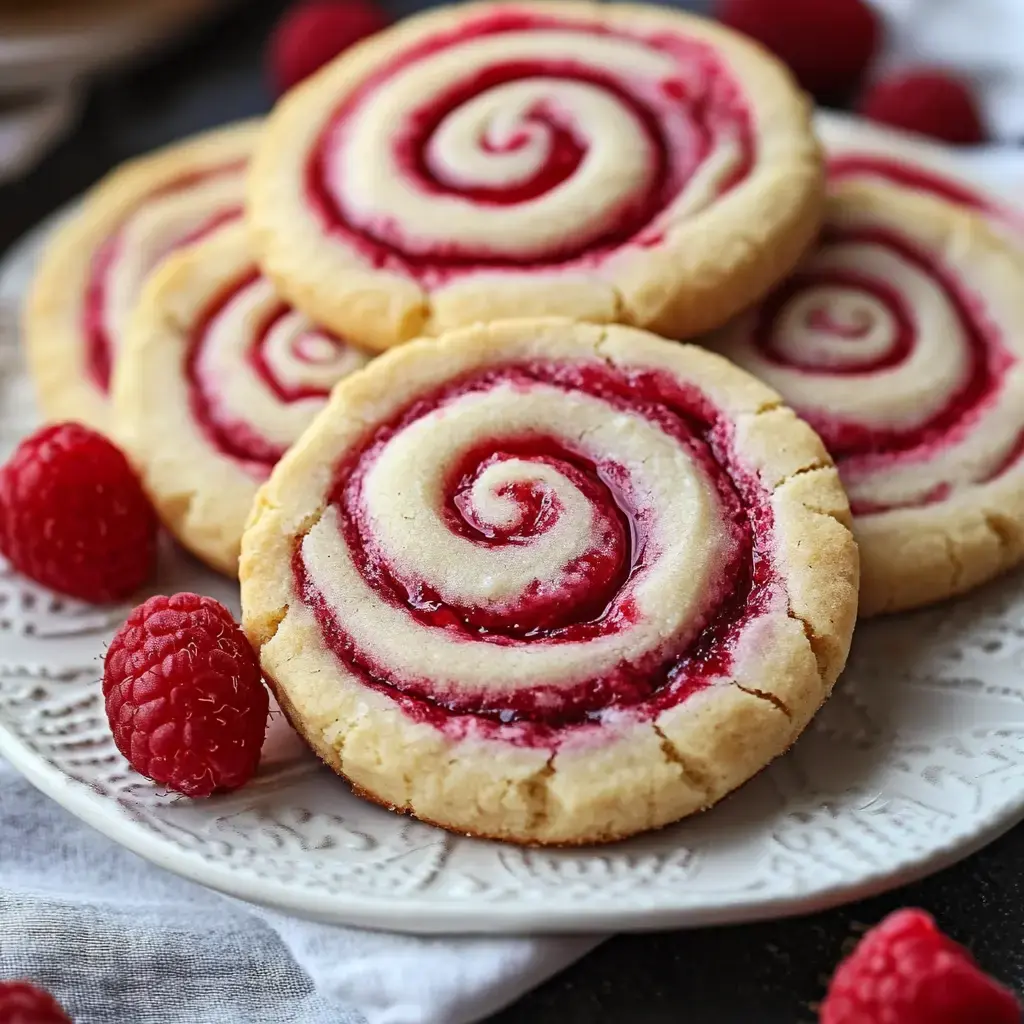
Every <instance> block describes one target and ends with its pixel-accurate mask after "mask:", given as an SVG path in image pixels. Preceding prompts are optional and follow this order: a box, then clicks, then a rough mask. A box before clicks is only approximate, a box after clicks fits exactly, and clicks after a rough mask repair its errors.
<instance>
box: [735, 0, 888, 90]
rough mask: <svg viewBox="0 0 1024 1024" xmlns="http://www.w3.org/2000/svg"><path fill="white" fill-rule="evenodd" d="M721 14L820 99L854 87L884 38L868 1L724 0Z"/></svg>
mask: <svg viewBox="0 0 1024 1024" xmlns="http://www.w3.org/2000/svg"><path fill="white" fill-rule="evenodd" d="M718 17H719V19H720V20H721V21H722V22H723V24H726V25H728V26H729V27H730V28H734V29H736V30H737V31H738V32H742V33H744V35H748V36H750V37H751V38H753V39H756V40H757V41H758V42H759V43H760V44H761V45H762V46H764V47H766V48H767V49H769V50H771V51H772V52H773V53H774V54H775V55H776V56H777V57H778V58H779V59H780V60H782V61H783V62H785V63H786V64H787V65H788V66H789V69H790V70H791V71H792V72H793V74H794V75H795V76H796V79H797V81H798V82H799V83H800V84H801V85H802V86H803V87H804V88H805V89H806V90H807V91H808V92H810V93H813V94H814V95H815V96H816V97H817V98H818V99H821V100H836V99H842V98H843V97H844V96H847V95H848V94H850V93H851V92H852V91H853V90H854V89H856V87H857V86H858V85H859V83H860V81H861V79H862V78H863V76H864V74H865V72H866V71H867V69H868V66H869V65H870V63H871V61H872V59H873V58H874V56H875V52H876V50H877V48H878V43H879V39H880V36H881V31H880V27H879V22H878V17H877V15H876V14H875V12H874V11H873V10H872V8H871V6H870V5H869V4H868V3H866V2H865V0H720V3H719V8H718Z"/></svg>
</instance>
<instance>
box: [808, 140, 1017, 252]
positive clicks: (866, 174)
mask: <svg viewBox="0 0 1024 1024" xmlns="http://www.w3.org/2000/svg"><path fill="white" fill-rule="evenodd" d="M828 178H829V181H830V182H832V183H840V182H843V181H850V180H855V179H858V178H862V179H865V180H868V181H871V180H875V181H881V182H883V183H886V184H890V185H898V186H900V187H901V188H907V189H912V190H913V191H915V192H927V193H929V194H931V195H933V196H937V197H938V198H939V199H944V200H946V202H949V203H953V204H954V205H955V206H963V207H966V208H967V209H969V210H975V211H976V212H978V213H980V214H982V215H983V216H985V217H986V218H988V219H989V220H992V221H994V222H995V223H997V224H1000V225H1003V226H1004V227H1007V228H1009V229H1010V230H1011V231H1012V232H1013V233H1015V234H1017V235H1020V236H1021V237H1022V238H1024V213H1022V212H1021V211H1020V210H1015V209H1013V208H1012V207H1010V206H1007V205H1005V204H1004V203H1000V202H997V201H996V200H995V199H993V198H992V197H991V196H987V195H984V194H983V193H981V192H979V191H977V190H976V189H972V188H970V187H969V186H968V185H965V184H964V183H963V182H960V181H955V180H953V179H952V178H949V177H946V176H945V175H943V174H940V173H938V172H937V171H934V170H932V169H930V168H925V167H921V166H919V165H918V164H911V163H907V162H906V161H904V160H898V159H892V158H889V157H883V156H876V155H874V154H870V153H841V154H839V155H838V156H834V157H831V158H830V159H829V161H828Z"/></svg>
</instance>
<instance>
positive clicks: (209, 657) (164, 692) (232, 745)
mask: <svg viewBox="0 0 1024 1024" xmlns="http://www.w3.org/2000/svg"><path fill="white" fill-rule="evenodd" d="M103 697H104V699H105V700H106V706H107V720H108V721H109V722H110V728H111V730H112V731H113V733H114V742H115V743H116V744H117V749H118V750H120V751H121V753H122V754H124V756H125V757H126V758H127V759H128V761H129V762H130V763H131V766H132V767H133V768H134V769H135V770H136V771H137V772H138V773H139V774H140V775H145V776H146V777H147V778H149V779H152V780H153V781H154V782H158V783H159V784H160V785H162V786H167V787H169V788H170V789H173V790H176V791H177V792H178V793H184V794H185V796H190V797H204V796H209V795H210V794H211V793H214V792H217V791H226V790H231V789H238V787H239V786H243V785H245V783H246V782H248V781H249V779H251V778H252V776H253V775H254V774H255V772H256V767H257V765H258V764H259V761H260V749H261V748H262V746H263V738H264V736H265V735H266V731H267V713H268V710H269V703H270V700H269V697H268V696H267V691H266V689H265V687H264V686H263V683H262V680H261V678H260V666H259V662H258V661H257V659H256V655H255V654H254V653H253V650H252V648H251V647H250V646H249V642H248V641H247V640H246V638H245V634H244V633H243V632H242V630H241V629H240V628H239V626H238V624H237V623H236V622H235V620H234V619H233V618H232V616H231V612H229V611H228V610H227V608H225V607H224V605H222V604H220V602H218V601H215V600H214V599H213V598H212V597H200V596H199V595H198V594H175V595H174V596H173V597H151V598H150V599H149V600H148V601H146V602H145V604H141V605H139V607H138V608H136V609H135V610H134V611H133V612H132V613H131V615H129V616H128V621H127V622H125V624H124V625H123V626H122V627H121V628H120V629H119V630H118V631H117V634H116V635H115V636H114V639H113V640H112V641H111V643H110V647H109V649H108V650H107V656H106V659H105V660H104V665H103Z"/></svg>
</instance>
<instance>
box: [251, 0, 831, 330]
mask: <svg viewBox="0 0 1024 1024" xmlns="http://www.w3.org/2000/svg"><path fill="white" fill-rule="evenodd" d="M821 200H822V170H821V158H820V153H819V149H818V144H817V142H816V140H815V138H814V136H813V133H812V131H811V126H810V117H809V112H808V104H807V103H806V102H805V99H804V97H803V96H802V95H801V94H800V93H799V92H798V91H797V89H796V87H795V85H794V83H793V81H792V79H791V78H790V76H789V74H788V72H787V71H786V70H785V69H784V68H783V67H782V66H781V65H780V64H778V63H777V62H776V61H775V60H774V59H773V58H771V57H770V56H769V55H768V54H767V53H765V52H764V51H762V50H761V49H759V48H758V47H757V46H756V45H755V44H753V43H751V42H750V41H748V40H746V39H744V38H743V37H741V36H738V35H736V34H734V33H732V32H730V31H729V30H727V29H724V28H721V27H720V26H717V25H715V24H713V23H711V22H708V21H705V20H702V19H700V18H695V17H693V16H687V15H684V14H681V13H679V12H674V11H669V10H665V9H664V8H654V7H645V6H638V5H617V4H597V3H588V2H577V0H557V2H554V3H551V2H549V3H544V2H540V3H483V4H469V5H460V6H455V7H449V8H442V9H440V10H436V11H433V12H430V13H427V14H425V15H422V16H419V17H416V18H412V19H409V20H408V21H406V22H404V23H402V24H400V25H398V26H396V27H395V28H393V29H391V30H389V31H386V32H383V33H380V34H378V35H376V36H374V37H373V38H372V39H370V40H368V41H367V42H365V43H363V44H361V45H360V46H358V47H355V48H353V49H351V50H349V51H347V52H346V53H345V54H344V55H342V56H341V57H340V58H339V59H338V60H337V61H335V62H334V63H333V64H332V65H330V66H329V67H328V68H326V69H325V70H323V71H322V72H321V73H319V74H318V75H316V76H314V77H313V78H312V79H311V80H310V81H309V82H307V83H305V84H304V85H302V86H300V87H299V88H298V89H296V90H294V91H293V92H292V93H290V94H289V95H288V96H287V97H285V99H284V100H283V101H282V103H281V104H280V105H279V106H278V108H277V109H276V111H275V112H274V114H273V115H272V116H271V119H270V123H269V129H268V132H267V134H266V135H265V137H264V138H263V140H262V142H261V144H260V146H259V148H258V152H257V156H256V158H255V160H254V165H253V176H252V179H251V187H250V192H249V214H250V217H251V222H252V225H253V229H254V232H253V237H254V245H255V248H256V251H257V253H258V255H259V257H260V261H261V263H262V265H263V268H264V270H265V271H266V273H268V274H269V276H270V277H271V278H272V279H273V280H274V281H275V282H276V283H277V284H278V285H279V287H280V288H281V290H282V292H283V294H285V295H286V296H287V297H288V298H289V299H290V301H292V302H294V303H295V305H296V306H298V307H299V308H301V309H304V310H305V311H306V312H307V313H309V314H310V315H311V316H313V317H314V318H315V319H317V320H318V321H319V322H321V323H325V324H328V325H330V326H331V327H333V328H334V329H335V330H337V331H339V332H340V333H342V334H344V335H346V336H347V337H350V338H352V339H353V340H354V341H355V342H356V343H357V344H360V345H364V346H366V347H369V348H373V349H384V348H387V347H389V346H391V345H394V344H396V343H398V342H401V341H405V340H406V339H408V338H411V337H413V336H415V335H417V334H420V333H428V334H434V333H439V332H441V331H444V330H447V329H450V328H453V327H458V326H463V325H466V324H470V323H475V322H478V321H487V320H492V319H500V318H502V317H508V316H517V317H518V316H533V315H565V316H572V317H575V318H579V319H584V320H592V321H599V322H606V321H622V322H627V323H632V324H636V325H640V326H647V327H652V328H654V329H660V330H662V331H671V332H674V333H675V334H676V336H678V337H684V336H687V335H689V334H691V333H694V332H696V331H699V330H703V329H707V328H710V327H712V326H717V325H719V324H721V323H723V322H724V321H725V319H727V318H728V317H729V316H730V315H731V314H733V313H735V312H736V311H737V310H739V309H740V308H742V307H743V306H744V305H746V304H748V303H749V302H751V301H753V300H754V299H756V298H757V297H759V296H760V295H761V294H763V292H764V291H765V290H766V289H767V288H768V287H770V286H771V284H772V283H774V281H776V280H777V279H778V277H779V276H780V275H782V274H784V273H785V272H786V271H787V270H788V269H789V268H790V267H791V266H792V265H793V264H794V262H795V261H796V260H797V258H798V257H799V255H800V254H801V252H802V250H803V249H804V248H805V246H806V245H807V244H808V243H809V241H810V240H811V238H812V237H813V234H814V232H815V231H816V229H817V227H818V224H819V221H820V213H821Z"/></svg>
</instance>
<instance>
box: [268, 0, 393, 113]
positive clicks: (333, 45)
mask: <svg viewBox="0 0 1024 1024" xmlns="http://www.w3.org/2000/svg"><path fill="white" fill-rule="evenodd" d="M387 24H388V16H387V14H386V13H385V12H384V11H383V10H381V8H380V7H378V6H377V5H376V4H374V3H371V2H370V0H306V2H305V3H299V4H296V5H295V6H294V7H292V8H291V9H290V10H289V11H288V12H287V13H286V14H285V16H284V17H283V18H282V19H281V21H280V22H279V23H278V25H277V27H276V28H275V29H274V31H273V33H272V35H271V37H270V44H269V53H268V61H269V65H270V79H271V81H272V82H273V85H274V88H275V89H276V91H277V94H278V95H281V94H282V93H285V92H287V91H288V90H289V89H291V88H292V86H295V85H298V84H299V82H301V81H302V80H303V79H304V78H308V77H309V76H310V75H311V74H313V72H314V71H318V70H319V69H320V68H322V67H323V66H324V65H325V64H327V63H328V62H329V61H332V60H333V59H334V58H335V57H337V56H338V54H339V53H341V52H342V51H343V50H347V49H348V47H350V46H351V45H352V44H353V43H357V42H359V40H360V39H363V38H365V37H366V36H369V35H372V34H373V33H374V32H379V31H380V30H381V29H382V28H385V27H386V26H387Z"/></svg>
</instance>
